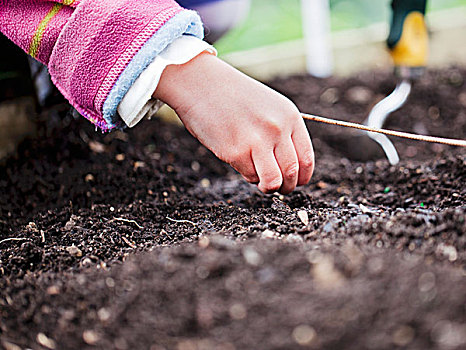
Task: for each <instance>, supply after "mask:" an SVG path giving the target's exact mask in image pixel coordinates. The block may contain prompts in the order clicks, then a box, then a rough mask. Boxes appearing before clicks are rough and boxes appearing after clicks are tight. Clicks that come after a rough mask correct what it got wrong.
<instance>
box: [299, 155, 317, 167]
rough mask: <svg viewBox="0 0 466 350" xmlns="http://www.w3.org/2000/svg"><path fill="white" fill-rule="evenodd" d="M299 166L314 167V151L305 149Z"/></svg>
mask: <svg viewBox="0 0 466 350" xmlns="http://www.w3.org/2000/svg"><path fill="white" fill-rule="evenodd" d="M300 163H301V166H302V167H303V168H312V167H314V152H312V151H307V152H306V153H305V154H304V157H303V158H302V160H301V162H300Z"/></svg>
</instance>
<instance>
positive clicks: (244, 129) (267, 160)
mask: <svg viewBox="0 0 466 350" xmlns="http://www.w3.org/2000/svg"><path fill="white" fill-rule="evenodd" d="M154 97H156V98H159V99H161V100H162V101H164V102H166V103H167V104H168V105H170V106H171V107H172V108H173V109H175V111H176V112H177V114H178V115H179V117H180V118H181V120H182V121H183V123H184V125H185V126H186V128H187V129H188V130H189V131H190V132H191V133H192V134H193V135H194V136H195V137H196V138H197V139H199V141H201V142H202V143H203V144H204V145H205V146H206V147H207V148H209V149H210V150H211V151H212V152H213V153H214V154H215V155H216V156H217V157H219V158H220V159H222V160H223V161H225V162H227V163H229V164H231V165H232V166H233V167H234V168H235V169H236V170H237V171H238V172H239V173H241V175H243V177H244V178H245V179H246V181H248V182H250V183H257V184H258V187H259V189H260V190H261V191H262V192H265V193H273V192H276V191H279V192H281V193H283V194H288V193H290V192H291V191H293V190H294V188H295V187H296V186H297V185H298V186H299V185H305V184H306V183H308V182H309V180H310V178H311V176H312V172H313V170H314V152H313V149H312V144H311V140H310V138H309V134H308V132H307V129H306V126H305V125H304V121H303V119H302V118H301V116H300V113H299V111H298V110H297V108H296V107H295V105H294V104H293V103H292V102H291V101H290V100H288V99H287V98H285V97H284V96H282V95H280V94H279V93H277V92H275V91H274V90H272V89H270V88H268V87H266V86H265V85H263V84H261V83H259V82H257V81H255V80H253V79H251V78H249V77H247V76H246V75H244V74H242V73H241V72H239V71H237V70H236V69H234V68H232V67H231V66H229V65H228V64H226V63H224V62H223V61H221V60H220V59H218V58H217V57H215V56H212V55H209V54H201V55H200V56H198V57H196V58H194V59H193V60H191V61H190V62H188V63H186V64H184V65H172V66H169V67H167V68H166V69H165V71H164V73H163V74H162V78H161V80H160V83H159V85H158V87H157V90H156V91H155V93H154Z"/></svg>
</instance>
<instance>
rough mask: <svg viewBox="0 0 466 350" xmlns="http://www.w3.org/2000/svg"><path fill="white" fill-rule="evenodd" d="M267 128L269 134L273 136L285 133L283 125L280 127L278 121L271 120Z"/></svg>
mask: <svg viewBox="0 0 466 350" xmlns="http://www.w3.org/2000/svg"><path fill="white" fill-rule="evenodd" d="M266 127H267V132H268V133H269V134H270V135H271V136H278V135H280V134H281V133H282V132H283V127H282V125H280V123H279V122H278V121H273V120H270V121H268V122H267V125H266Z"/></svg>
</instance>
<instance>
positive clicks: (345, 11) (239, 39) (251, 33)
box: [215, 0, 466, 55]
mask: <svg viewBox="0 0 466 350" xmlns="http://www.w3.org/2000/svg"><path fill="white" fill-rule="evenodd" d="M390 3H391V0H377V1H373V0H330V6H331V24H332V31H339V30H346V29H354V28H362V27H367V26H369V25H371V24H373V23H377V22H386V23H387V24H388V23H390V20H391V10H390ZM464 6H466V0H430V1H429V4H428V9H427V13H429V12H431V11H438V10H444V9H448V8H454V7H464ZM302 36H303V32H302V19H301V1H300V0H252V5H251V11H250V14H249V16H248V18H247V19H246V21H245V22H244V24H243V25H242V26H241V27H239V28H237V29H235V30H233V31H231V32H230V33H229V34H228V35H227V36H225V37H224V38H222V39H221V40H220V41H219V42H218V43H217V44H216V45H215V46H216V47H217V49H218V51H219V53H220V55H222V54H225V53H229V52H234V51H242V50H248V49H252V48H255V47H261V46H266V45H272V44H276V43H279V42H284V41H289V40H297V39H300V38H302Z"/></svg>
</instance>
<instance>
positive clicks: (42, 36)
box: [0, 0, 202, 130]
mask: <svg viewBox="0 0 466 350" xmlns="http://www.w3.org/2000/svg"><path fill="white" fill-rule="evenodd" d="M0 4H1V5H0V31H2V32H3V33H4V34H5V35H6V36H7V37H9V38H10V39H11V40H12V41H14V42H15V43H16V44H17V45H19V46H20V47H22V48H23V49H24V51H26V52H27V53H29V54H30V55H31V56H33V57H35V58H36V59H38V60H39V61H41V62H43V63H45V64H47V65H48V68H49V72H50V74H51V76H52V81H53V82H54V84H55V85H56V86H57V87H58V89H59V90H60V91H61V93H62V94H63V95H64V96H65V97H66V98H67V99H68V101H69V102H70V103H71V104H72V105H73V107H75V108H76V109H77V110H78V112H80V113H81V114H82V115H84V116H85V117H86V118H88V119H89V120H91V121H92V122H93V123H95V124H96V125H98V126H99V127H101V128H102V129H103V130H108V129H111V128H112V127H114V125H113V124H112V123H111V122H110V121H109V118H104V116H103V112H102V110H103V105H104V103H105V101H106V100H107V97H108V95H109V94H110V92H111V91H112V89H113V88H114V86H115V84H116V82H117V80H118V78H119V77H120V75H122V73H123V72H124V70H125V68H126V67H127V66H128V65H129V63H130V62H131V61H132V60H133V58H134V57H135V56H136V54H137V53H138V52H139V51H140V50H141V48H142V47H143V46H144V45H145V44H146V42H148V41H149V39H151V38H153V37H154V36H155V35H156V34H157V33H158V32H159V30H160V29H161V28H162V27H164V26H166V24H167V23H168V22H170V20H172V21H171V22H170V23H172V26H171V27H176V28H175V29H177V30H171V31H167V30H165V32H168V34H169V35H159V37H160V39H159V41H160V43H159V44H160V45H158V47H159V48H160V49H163V48H165V47H166V46H168V45H169V44H170V43H171V42H172V41H173V40H175V39H176V37H177V36H180V35H182V34H185V33H184V32H183V31H186V30H188V28H189V27H190V25H191V23H180V21H178V22H177V21H173V18H174V17H175V16H177V14H179V13H181V12H183V11H187V10H184V9H183V8H182V7H180V6H179V5H178V4H177V3H176V2H175V1H173V0H59V1H50V0H8V1H6V2H5V1H4V2H2V3H0ZM196 16H197V15H196ZM182 17H183V16H182ZM185 17H186V16H185ZM185 22H190V20H189V19H186V20H185ZM201 27H202V25H201ZM172 29H173V28H172ZM172 33H175V34H172ZM113 90H115V89H113ZM113 95H116V96H119V95H121V93H114V94H113ZM112 103H113V99H112Z"/></svg>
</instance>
